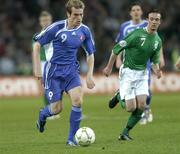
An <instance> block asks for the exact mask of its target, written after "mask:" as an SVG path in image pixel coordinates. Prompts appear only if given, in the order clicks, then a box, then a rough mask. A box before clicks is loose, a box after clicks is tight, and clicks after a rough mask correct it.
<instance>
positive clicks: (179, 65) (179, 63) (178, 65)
mask: <svg viewBox="0 0 180 154" xmlns="http://www.w3.org/2000/svg"><path fill="white" fill-rule="evenodd" d="M175 66H176V68H177V69H180V61H179V62H177V63H176V64H175Z"/></svg>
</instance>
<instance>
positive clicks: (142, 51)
mask: <svg viewBox="0 0 180 154" xmlns="http://www.w3.org/2000/svg"><path fill="white" fill-rule="evenodd" d="M161 46H162V41H161V39H160V37H159V35H158V33H155V34H149V33H148V32H147V30H146V29H145V28H143V29H142V28H141V29H136V30H134V31H133V32H132V33H130V34H129V35H127V36H126V37H125V39H124V40H122V41H120V42H119V43H118V44H116V45H115V46H114V48H113V53H114V54H116V55H118V54H119V53H120V52H121V51H123V50H125V55H124V61H123V64H124V67H129V68H130V69H135V70H145V69H146V65H147V61H148V60H149V59H150V61H151V62H153V63H154V64H157V63H159V59H160V49H161Z"/></svg>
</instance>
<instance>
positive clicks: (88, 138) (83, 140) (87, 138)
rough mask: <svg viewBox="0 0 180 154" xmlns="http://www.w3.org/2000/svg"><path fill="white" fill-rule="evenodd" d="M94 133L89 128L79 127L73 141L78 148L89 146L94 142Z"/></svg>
mask: <svg viewBox="0 0 180 154" xmlns="http://www.w3.org/2000/svg"><path fill="white" fill-rule="evenodd" d="M95 138H96V137H95V133H94V131H93V130H92V129H91V128H89V127H81V128H79V129H78V130H77V132H76V134H75V140H76V142H77V144H79V145H80V146H89V145H90V144H92V143H94V142H95Z"/></svg>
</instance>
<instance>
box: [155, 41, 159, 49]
mask: <svg viewBox="0 0 180 154" xmlns="http://www.w3.org/2000/svg"><path fill="white" fill-rule="evenodd" d="M158 44H159V43H158V41H155V43H154V50H156V49H157V47H158Z"/></svg>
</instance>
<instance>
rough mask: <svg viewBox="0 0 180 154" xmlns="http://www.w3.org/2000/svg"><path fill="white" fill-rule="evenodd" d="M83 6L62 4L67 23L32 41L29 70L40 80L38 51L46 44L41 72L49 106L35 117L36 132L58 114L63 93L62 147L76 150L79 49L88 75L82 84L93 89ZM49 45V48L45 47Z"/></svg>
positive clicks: (78, 0)
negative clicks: (66, 114)
mask: <svg viewBox="0 0 180 154" xmlns="http://www.w3.org/2000/svg"><path fill="white" fill-rule="evenodd" d="M84 7H85V6H84V3H83V2H82V1H81V0H69V1H68V2H67V3H66V11H67V19H66V20H61V21H58V22H55V23H53V24H52V25H50V26H48V27H47V28H46V29H45V30H43V31H42V32H41V33H40V34H39V35H37V36H36V38H35V41H36V42H35V43H34V47H33V68H34V75H35V77H36V78H38V79H39V80H41V78H42V75H41V69H40V57H39V52H40V47H41V46H46V45H47V44H48V48H49V50H46V57H47V63H46V65H45V68H44V70H45V71H44V75H43V83H44V88H45V93H46V97H47V99H48V100H49V105H47V106H46V107H44V108H43V109H42V110H41V111H40V113H39V119H38V120H37V128H38V130H39V131H40V132H41V133H42V132H44V129H45V128H44V127H45V124H46V119H47V117H50V116H52V115H56V114H58V113H60V112H61V111H62V108H63V106H62V95H63V92H64V91H65V92H67V93H68V95H69V96H70V99H71V102H72V110H71V114H70V129H69V135H68V139H67V142H66V144H67V145H70V146H76V141H75V140H74V135H75V133H76V131H77V130H78V129H79V126H80V122H81V118H82V117H81V112H82V97H83V92H82V87H81V81H80V75H79V65H78V63H77V55H76V54H77V51H78V49H79V48H80V47H83V49H84V50H85V52H86V55H87V64H88V72H87V77H86V84H87V87H88V88H89V89H92V88H94V86H95V83H94V81H93V69H94V52H95V46H94V41H93V37H92V34H91V31H90V29H89V28H88V27H87V26H86V25H84V24H83V23H82V19H83V11H84ZM49 44H50V45H49Z"/></svg>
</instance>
